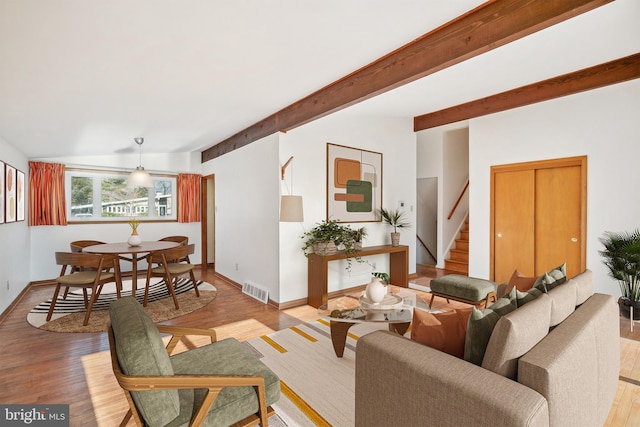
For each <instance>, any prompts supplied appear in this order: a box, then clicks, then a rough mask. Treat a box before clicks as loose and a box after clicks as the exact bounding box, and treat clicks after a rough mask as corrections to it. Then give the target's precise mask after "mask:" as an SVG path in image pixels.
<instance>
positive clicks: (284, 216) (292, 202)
mask: <svg viewBox="0 0 640 427" xmlns="http://www.w3.org/2000/svg"><path fill="white" fill-rule="evenodd" d="M280 221H282V222H302V221H304V213H303V211H302V196H281V197H280Z"/></svg>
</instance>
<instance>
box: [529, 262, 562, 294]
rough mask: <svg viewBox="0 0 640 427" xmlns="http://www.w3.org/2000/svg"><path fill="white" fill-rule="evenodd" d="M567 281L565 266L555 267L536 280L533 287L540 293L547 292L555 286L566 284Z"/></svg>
mask: <svg viewBox="0 0 640 427" xmlns="http://www.w3.org/2000/svg"><path fill="white" fill-rule="evenodd" d="M566 280H567V264H566V263H563V264H562V265H559V266H557V267H556V268H554V269H553V270H551V271H548V272H546V273H544V274H543V275H542V276H540V277H538V279H536V282H535V283H534V285H533V286H535V287H537V288H538V289H540V290H541V291H542V292H549V291H550V290H551V289H553V288H555V287H556V286H558V285H560V284H562V283H564V282H566Z"/></svg>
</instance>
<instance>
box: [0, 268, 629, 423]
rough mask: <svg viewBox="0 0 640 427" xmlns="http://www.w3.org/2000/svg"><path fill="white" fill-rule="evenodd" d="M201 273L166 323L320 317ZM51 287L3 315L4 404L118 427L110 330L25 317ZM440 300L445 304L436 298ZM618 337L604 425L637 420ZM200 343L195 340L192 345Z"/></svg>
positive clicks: (234, 326) (121, 408) (119, 404)
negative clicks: (182, 310) (184, 308)
mask: <svg viewBox="0 0 640 427" xmlns="http://www.w3.org/2000/svg"><path fill="white" fill-rule="evenodd" d="M444 273H445V272H444V271H442V270H434V269H432V268H425V269H419V274H420V277H419V278H418V279H417V280H414V281H416V282H418V283H423V284H428V282H429V280H430V279H429V278H430V277H437V276H439V275H442V274H444ZM196 275H197V277H198V278H201V279H202V280H205V281H208V282H210V283H213V284H214V285H215V286H216V288H218V295H217V297H216V299H215V300H214V301H213V302H212V303H210V304H208V305H207V306H206V307H204V308H202V309H200V310H198V311H196V312H194V313H191V314H189V315H187V316H183V317H181V318H179V319H175V320H172V321H167V322H165V323H168V324H175V325H183V326H192V327H209V328H211V327H213V328H215V329H216V331H217V332H218V337H219V338H226V337H235V338H237V339H239V340H246V339H250V338H253V337H257V336H260V335H263V334H267V333H270V332H273V331H276V330H280V329H285V328H288V327H291V326H295V325H297V324H299V323H302V322H306V321H310V320H314V319H316V318H317V314H316V309H314V308H312V307H310V306H301V307H296V308H292V309H288V310H277V309H275V308H273V307H270V306H267V305H264V304H262V303H260V302H258V301H256V300H254V299H252V298H249V297H247V296H245V295H243V294H242V293H241V292H240V290H239V289H238V288H236V287H234V286H231V285H229V284H227V283H225V282H223V281H220V280H217V279H216V278H215V276H214V274H213V271H212V270H209V271H207V270H202V271H197V272H196ZM52 294H53V287H49V286H38V287H34V288H32V289H31V290H29V291H28V292H27V293H26V294H25V295H24V297H23V298H22V299H21V300H20V301H18V302H17V304H16V305H15V307H14V308H13V309H12V310H11V311H9V312H7V313H4V315H3V317H2V320H1V323H0V343H1V344H0V362H1V363H0V378H1V383H2V387H0V403H2V404H11V403H20V404H30V403H32V404H56V403H63V404H70V416H71V426H105V427H112V426H116V425H118V424H119V422H120V420H121V419H122V416H123V415H124V413H125V412H126V410H127V405H126V402H125V399H124V396H123V394H122V392H121V390H120V388H119V387H118V384H117V382H116V381H115V378H114V377H113V373H112V371H111V365H110V360H109V349H108V340H107V337H106V334H105V333H87V334H78V333H75V334H74V333H69V334H65V333H55V332H46V331H40V330H38V329H36V328H33V327H32V326H30V325H29V324H28V323H27V322H26V316H27V313H28V312H29V310H30V309H31V308H32V307H34V306H35V305H37V304H38V303H40V302H41V301H43V300H46V299H48V298H50V297H51V295H52ZM436 303H437V304H436V305H439V306H443V305H446V302H445V301H444V300H441V299H439V298H436ZM456 304H457V303H456ZM621 336H622V338H621V349H622V368H621V372H620V376H621V378H624V381H620V382H619V386H618V394H617V396H616V401H615V403H614V405H613V408H612V410H611V413H610V415H609V420H608V421H607V424H606V425H607V426H638V425H640V357H639V356H640V324H638V325H637V326H636V328H635V330H634V333H630V332H629V324H628V322H624V323H623V322H622V320H621ZM200 344H201V342H190V343H188V344H187V346H188V347H191V346H195V345H200ZM128 425H134V424H133V422H130V423H129V424H128Z"/></svg>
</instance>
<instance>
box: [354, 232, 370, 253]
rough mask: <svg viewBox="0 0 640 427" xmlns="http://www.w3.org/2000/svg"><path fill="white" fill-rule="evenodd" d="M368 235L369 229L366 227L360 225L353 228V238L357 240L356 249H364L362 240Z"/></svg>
mask: <svg viewBox="0 0 640 427" xmlns="http://www.w3.org/2000/svg"><path fill="white" fill-rule="evenodd" d="M365 237H367V229H366V228H365V227H360V228H357V229H355V230H353V240H354V242H355V245H354V247H355V250H357V251H359V250H360V249H362V241H363V240H364V238H365Z"/></svg>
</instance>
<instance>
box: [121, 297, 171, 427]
mask: <svg viewBox="0 0 640 427" xmlns="http://www.w3.org/2000/svg"><path fill="white" fill-rule="evenodd" d="M109 317H110V320H111V327H112V328H113V335H114V338H115V346H116V354H117V355H118V362H119V363H120V369H122V372H123V373H124V374H125V375H133V376H138V375H151V376H156V375H166V376H172V375H174V371H173V366H172V364H171V360H170V359H169V354H168V353H167V350H166V348H165V346H164V343H163V341H162V338H161V337H160V333H159V332H158V328H156V326H155V324H154V323H153V321H152V320H151V318H150V317H149V315H148V314H147V312H146V311H145V310H144V308H143V307H142V306H141V305H140V304H139V303H138V302H137V301H136V300H135V299H134V298H133V297H123V298H120V299H118V300H116V301H113V302H112V303H111V304H110V306H109ZM131 397H132V398H133V400H134V402H135V404H136V408H138V411H140V414H141V415H142V417H143V418H144V419H145V421H146V423H147V424H148V425H149V426H164V425H166V424H168V423H169V422H171V421H172V420H173V419H175V418H176V417H177V416H178V414H179V413H180V401H179V395H178V391H177V390H153V391H137V392H131Z"/></svg>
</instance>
